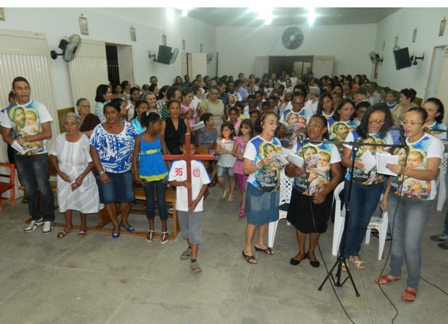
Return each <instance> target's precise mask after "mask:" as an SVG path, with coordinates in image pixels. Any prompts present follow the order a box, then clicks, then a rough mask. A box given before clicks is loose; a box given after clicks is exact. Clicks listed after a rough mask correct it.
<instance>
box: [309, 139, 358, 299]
mask: <svg viewBox="0 0 448 324" xmlns="http://www.w3.org/2000/svg"><path fill="white" fill-rule="evenodd" d="M350 144H352V147H353V152H352V154H353V159H352V166H351V169H350V187H349V190H348V199H347V206H346V213H345V219H344V232H343V233H342V239H341V243H340V244H339V256H338V258H337V259H336V262H335V264H334V265H333V267H332V268H331V269H330V271H328V273H327V276H326V277H325V279H324V281H323V282H322V284H321V285H320V286H319V288H317V289H318V290H319V291H321V290H322V287H323V286H324V284H325V282H327V280H328V279H331V280H332V281H333V284H334V285H335V286H336V287H342V286H343V285H344V284H345V282H346V281H347V280H348V279H350V281H351V283H352V286H353V289H354V290H355V295H356V297H359V292H358V289H356V285H355V282H354V281H353V278H352V274H351V272H350V269H349V267H348V266H347V262H345V258H344V255H343V250H342V249H343V247H344V246H345V238H346V232H347V231H346V229H347V224H348V217H349V213H350V197H351V194H352V184H353V171H354V169H355V157H356V152H357V151H358V150H359V143H357V142H353V143H350ZM342 265H345V269H347V278H345V280H344V281H342V282H341V272H342ZM336 267H337V271H336V280H335V278H334V276H333V270H334V269H335V268H336Z"/></svg>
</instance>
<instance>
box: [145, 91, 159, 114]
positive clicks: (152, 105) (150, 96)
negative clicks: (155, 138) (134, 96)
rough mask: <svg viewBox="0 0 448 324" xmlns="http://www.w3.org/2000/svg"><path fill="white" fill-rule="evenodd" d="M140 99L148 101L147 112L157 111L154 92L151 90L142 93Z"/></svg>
mask: <svg viewBox="0 0 448 324" xmlns="http://www.w3.org/2000/svg"><path fill="white" fill-rule="evenodd" d="M142 100H144V101H146V102H147V103H148V112H153V113H157V111H158V110H157V97H156V94H155V93H153V92H151V91H147V92H145V93H143V95H142Z"/></svg>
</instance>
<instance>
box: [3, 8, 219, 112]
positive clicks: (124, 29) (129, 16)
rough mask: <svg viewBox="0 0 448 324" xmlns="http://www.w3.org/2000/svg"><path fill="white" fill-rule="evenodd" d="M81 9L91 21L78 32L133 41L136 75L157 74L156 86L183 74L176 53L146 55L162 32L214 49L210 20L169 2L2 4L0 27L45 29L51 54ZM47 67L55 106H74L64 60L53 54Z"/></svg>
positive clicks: (75, 27) (73, 28) (177, 42)
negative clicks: (166, 59) (157, 59)
mask: <svg viewBox="0 0 448 324" xmlns="http://www.w3.org/2000/svg"><path fill="white" fill-rule="evenodd" d="M81 13H82V14H83V15H84V17H86V18H87V19H88V24H89V35H88V36H85V35H81V37H82V38H86V39H92V40H98V41H105V42H107V43H113V44H122V45H132V54H133V62H134V77H135V82H136V83H137V84H139V85H140V86H141V85H143V84H144V83H149V77H150V76H151V75H156V76H157V78H158V80H159V85H160V86H162V85H165V84H169V85H171V84H173V83H174V78H175V77H176V76H177V75H181V60H180V55H179V56H178V58H177V60H176V62H175V64H173V65H164V64H158V63H154V62H152V60H151V61H150V60H149V58H148V50H152V51H155V52H157V51H158V47H159V45H161V44H162V34H163V33H165V35H166V36H167V45H168V46H171V47H173V48H175V47H178V48H179V50H180V52H182V40H183V39H185V42H186V51H187V52H193V53H198V52H199V48H200V43H202V44H203V52H205V53H207V52H216V28H215V27H214V26H211V25H209V24H206V23H203V22H200V21H197V20H195V19H192V18H189V17H182V16H181V14H180V13H179V12H177V11H174V10H172V9H170V8H155V9H153V8H150V9H146V8H144V9H143V8H142V9H133V8H130V9H126V8H119V9H112V8H104V9H103V8H90V9H80V8H58V9H42V8H33V9H27V8H24V9H21V8H5V17H6V20H5V21H0V28H2V29H15V30H27V31H36V32H43V33H46V34H47V39H48V46H49V50H48V55H50V50H52V49H56V48H57V46H58V44H59V41H60V39H61V37H63V36H70V35H71V34H73V33H77V34H79V33H80V30H79V23H78V17H79V16H81ZM131 25H132V26H133V27H134V28H135V29H136V34H137V42H131V40H130V32H129V28H130V27H131ZM215 70H216V69H215V65H213V64H211V65H208V71H207V72H208V73H209V74H211V75H214V74H215ZM51 72H52V77H53V84H54V85H55V91H54V93H55V97H56V98H55V102H56V107H57V108H58V109H59V108H64V107H70V106H72V102H73V100H72V98H71V89H70V81H69V72H68V65H67V63H65V62H64V61H62V60H60V59H58V60H56V61H53V60H52V62H51ZM182 77H183V76H182ZM95 90H96V89H92V91H95ZM4 95H6V94H4Z"/></svg>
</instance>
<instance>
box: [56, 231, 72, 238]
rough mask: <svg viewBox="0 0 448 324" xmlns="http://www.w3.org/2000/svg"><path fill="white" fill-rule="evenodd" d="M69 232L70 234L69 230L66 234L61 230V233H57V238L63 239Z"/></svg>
mask: <svg viewBox="0 0 448 324" xmlns="http://www.w3.org/2000/svg"><path fill="white" fill-rule="evenodd" d="M70 232H71V230H70V231H68V232H67V231H66V230H65V229H63V230H62V231H60V232H59V233H58V238H63V237H65V236H66V235H67V234H68V233H70Z"/></svg>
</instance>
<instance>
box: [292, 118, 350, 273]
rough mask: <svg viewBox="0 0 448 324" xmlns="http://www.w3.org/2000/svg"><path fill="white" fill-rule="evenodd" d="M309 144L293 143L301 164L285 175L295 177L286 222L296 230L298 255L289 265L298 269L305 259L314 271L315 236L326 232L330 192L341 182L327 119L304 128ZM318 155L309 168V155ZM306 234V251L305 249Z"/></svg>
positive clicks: (337, 152) (315, 261)
mask: <svg viewBox="0 0 448 324" xmlns="http://www.w3.org/2000/svg"><path fill="white" fill-rule="evenodd" d="M307 131H308V136H309V142H307V143H303V144H302V143H297V144H296V145H295V146H294V147H293V149H292V151H293V152H294V153H295V154H297V155H298V156H300V157H301V158H302V159H303V160H304V161H305V163H304V166H303V167H297V166H295V165H293V164H288V165H287V167H286V169H285V174H286V175H287V176H288V177H295V179H294V189H293V190H292V193H291V204H290V205H289V210H288V216H287V219H288V221H289V222H290V223H291V224H293V225H294V227H295V228H296V236H297V243H298V244H299V253H298V254H297V255H296V256H295V257H293V258H292V259H291V260H290V261H289V263H290V264H292V265H298V264H299V263H300V261H302V260H304V259H306V258H308V259H309V260H310V264H311V266H313V267H315V268H317V267H319V265H320V262H319V261H318V260H317V258H316V255H315V254H314V249H315V248H316V245H317V242H318V240H319V236H320V234H322V233H325V232H326V230H327V221H328V219H329V217H330V212H331V203H332V201H333V195H332V192H333V190H334V188H336V186H337V185H338V183H339V181H340V180H341V165H340V161H341V158H340V156H339V151H338V149H337V147H336V145H334V144H333V143H331V142H326V141H324V140H327V139H328V127H327V119H326V118H325V117H324V116H322V115H320V116H313V117H311V119H310V122H309V124H308V127H307ZM315 154H316V155H319V163H318V164H313V163H312V162H313V160H312V159H307V157H309V156H310V155H315ZM307 234H309V246H308V251H306V249H305V243H306V242H305V241H306V235H307Z"/></svg>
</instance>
